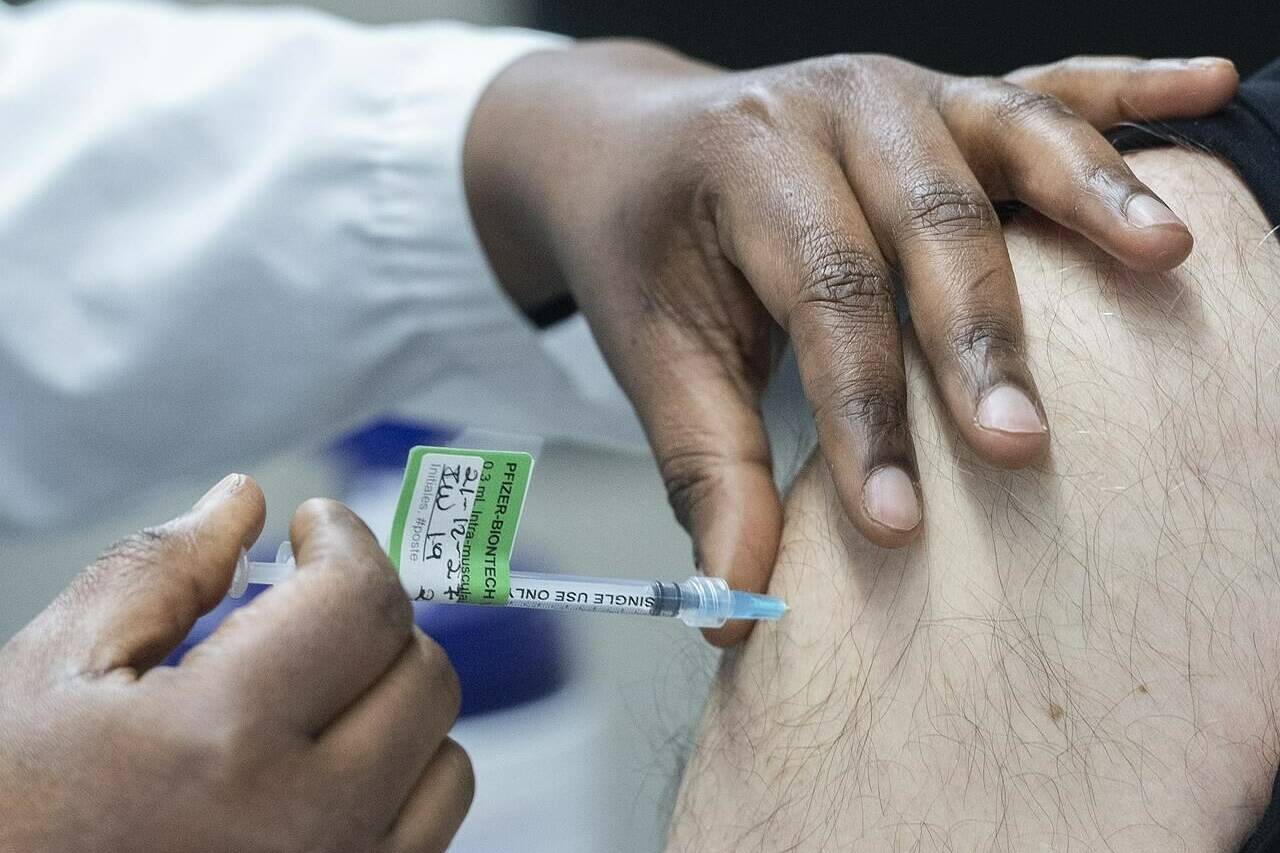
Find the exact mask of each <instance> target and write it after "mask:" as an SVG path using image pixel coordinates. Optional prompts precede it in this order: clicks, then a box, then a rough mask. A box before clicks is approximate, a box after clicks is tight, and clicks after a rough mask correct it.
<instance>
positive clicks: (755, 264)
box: [721, 153, 921, 547]
mask: <svg viewBox="0 0 1280 853" xmlns="http://www.w3.org/2000/svg"><path fill="white" fill-rule="evenodd" d="M785 162H786V163H787V167H788V171H787V174H786V175H785V176H782V175H779V176H778V178H777V179H776V180H774V181H770V182H766V183H763V184H760V183H757V184H756V185H755V186H746V185H744V186H740V187H739V188H738V192H737V194H736V195H734V196H732V197H731V198H730V200H729V201H727V202H726V203H725V206H726V210H725V213H724V215H723V217H722V223H721V231H722V237H721V240H722V243H724V244H725V245H726V251H727V252H728V253H729V255H730V257H731V259H732V260H733V261H734V263H735V264H737V265H738V267H739V269H741V270H742V272H743V273H744V274H745V275H746V277H747V278H748V279H749V280H750V281H751V282H752V284H753V286H754V287H755V289H756V291H757V292H758V293H760V294H761V295H762V298H763V299H764V301H765V304H766V306H767V307H768V308H769V310H770V311H771V312H772V313H773V315H774V317H775V318H777V320H778V322H779V323H781V324H782V325H783V327H784V328H786V330H787V332H788V333H789V334H790V336H791V340H792V343H793V345H794V346H795V351H796V361H797V364H798V366H799V368H800V376H801V380H802V383H803V385H804V390H805V394H806V396H807V397H808V398H809V402H810V404H811V405H812V407H813V412H814V419H815V423H816V426H817V430H818V441H819V444H820V445H821V448H822V453H823V456H824V457H825V458H826V460H827V463H828V464H829V465H830V466H831V470H832V473H833V475H834V478H835V482H836V485H837V488H838V490H839V492H840V497H841V501H842V503H843V505H844V509H845V511H846V512H847V513H848V515H849V518H850V520H851V521H853V523H854V524H855V525H856V526H857V527H858V529H859V530H861V531H862V532H863V534H865V535H866V536H867V537H868V538H869V539H871V541H873V542H875V543H877V544H879V545H883V546H886V547H897V546H900V545H904V544H906V543H907V542H908V541H909V540H910V539H911V538H912V537H913V536H914V535H915V532H916V530H917V528H918V527H919V524H920V519H921V500H920V494H919V486H918V476H917V473H916V464H915V452H914V448H913V446H912V442H911V435H910V431H909V427H908V423H907V396H906V384H905V382H906V376H905V373H904V370H903V362H902V342H901V338H900V333H899V328H898V319H897V312H896V310H895V307H894V302H893V292H892V283H891V279H890V274H889V269H888V266H887V265H886V264H885V261H884V258H883V257H882V255H881V254H880V252H879V249H878V248H877V246H876V243H875V239H874V237H873V236H872V234H871V231H870V229H869V227H868V225H867V222H866V220H865V219H864V218H863V216H862V213H861V212H860V211H859V210H858V208H857V206H856V204H855V203H854V199H853V196H852V194H851V192H850V191H849V188H848V183H847V180H846V178H845V176H844V174H843V172H841V170H840V168H839V166H838V165H837V164H836V163H835V162H834V161H833V160H831V159H829V158H827V157H825V156H823V155H820V154H817V153H814V154H811V155H808V156H801V157H793V158H788V159H787V160H786V161H785Z"/></svg>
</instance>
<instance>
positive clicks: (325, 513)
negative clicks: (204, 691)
mask: <svg viewBox="0 0 1280 853" xmlns="http://www.w3.org/2000/svg"><path fill="white" fill-rule="evenodd" d="M290 538H291V540H292V542H293V546H294V558H295V560H296V561H297V566H298V570H297V573H296V575H295V576H294V577H292V578H290V579H289V580H288V581H286V582H285V583H283V584H280V585H279V586H276V587H275V588H273V589H271V590H269V591H267V592H266V593H264V594H262V595H260V596H258V597H257V598H255V599H254V600H253V601H252V602H250V603H249V604H248V605H247V606H245V607H242V608H240V609H239V610H237V611H235V612H234V613H233V614H232V615H231V616H230V617H229V618H228V619H227V620H226V621H225V622H224V623H223V624H222V625H221V626H220V627H219V628H218V630H217V631H215V632H214V633H213V635H212V636H210V637H209V639H208V640H206V641H205V642H204V643H201V644H200V645H199V646H197V647H196V648H195V649H193V650H192V651H191V653H190V654H188V655H187V657H186V659H184V661H183V663H182V667H181V668H183V669H186V668H190V669H191V670H192V671H195V672H199V673H201V676H202V677H207V675H208V674H209V672H210V671H214V670H217V671H218V672H219V674H220V675H221V676H222V677H224V678H225V679H226V680H227V681H229V682H230V683H231V684H232V685H233V689H235V690H236V691H238V693H239V695H241V696H244V697H247V700H248V701H251V702H254V703H259V704H260V705H261V711H262V712H263V713H264V714H266V715H267V716H273V717H277V718H278V719H279V720H280V721H281V722H282V723H283V724H285V725H286V726H288V727H290V728H291V729H293V730H295V731H299V732H302V733H305V734H309V735H314V734H316V733H317V732H319V731H321V730H322V729H324V728H325V727H326V726H327V725H328V723H329V722H330V721H332V720H333V719H334V718H335V717H337V716H338V715H339V714H340V713H341V712H342V711H343V710H344V709H345V708H346V707H347V706H348V705H350V704H351V703H352V702H354V701H355V700H356V698H357V697H359V696H360V695H361V694H363V693H364V692H365V691H366V690H367V689H368V688H369V687H370V685H372V684H373V683H374V682H376V681H377V680H378V679H379V678H380V677H381V676H382V674H383V673H384V672H386V671H387V669H388V668H390V666H391V665H392V663H393V662H394V661H395V659H396V658H397V657H398V656H399V654H400V653H401V651H402V650H403V649H404V647H405V646H406V645H407V644H408V643H409V642H411V641H412V638H413V633H412V629H413V608H412V607H411V606H410V604H409V598H408V596H407V595H405V593H404V590H403V589H402V588H401V586H400V582H399V579H398V578H397V576H396V572H395V569H394V568H392V566H391V563H390V561H389V560H388V559H387V556H386V554H385V553H383V551H382V548H381V547H380V546H379V545H378V542H377V540H376V539H375V538H374V536H373V534H372V533H370V532H369V528H367V527H366V526H365V525H364V522H362V521H361V520H360V519H359V518H358V517H356V515H355V514H354V513H352V512H351V510H349V509H347V508H346V507H345V506H343V505H342V504H340V503H337V502H335V501H328V500H311V501H308V502H306V503H304V504H303V505H302V506H301V507H299V508H298V510H297V512H296V513H294V516H293V522H292V524H291V525H290Z"/></svg>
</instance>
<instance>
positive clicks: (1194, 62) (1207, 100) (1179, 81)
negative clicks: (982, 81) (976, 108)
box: [1004, 56, 1240, 128]
mask: <svg viewBox="0 0 1280 853" xmlns="http://www.w3.org/2000/svg"><path fill="white" fill-rule="evenodd" d="M1004 79H1006V80H1008V81H1009V82H1010V83H1013V84H1016V85H1018V86H1021V87H1022V88H1024V89H1030V90H1032V91H1035V92H1040V93H1042V94H1045V95H1052V96H1053V97H1055V98H1058V99H1059V100H1061V101H1062V102H1063V103H1065V104H1066V105H1067V107H1068V108H1069V109H1071V110H1072V111H1073V112H1075V113H1076V114H1077V115H1079V116H1080V117H1081V118H1083V119H1084V120H1085V121H1087V122H1089V123H1090V124H1092V125H1093V126H1094V127H1098V128H1107V127H1111V126H1113V125H1116V124H1119V123H1121V122H1125V121H1151V120H1155V119H1171V118H1184V117H1186V118H1190V117H1194V116H1202V115H1208V114H1209V113H1212V112H1215V111H1217V110H1219V109H1221V108H1222V107H1223V106H1224V105H1225V104H1226V103H1227V101H1229V100H1231V97H1232V95H1234V94H1235V92H1236V87H1237V86H1238V85H1239V84H1240V75H1239V74H1238V73H1237V72H1236V67H1235V65H1234V64H1233V63H1232V62H1231V60H1229V59H1222V58H1220V57H1216V56H1202V57H1198V58H1195V59H1137V58H1135V57H1132V56H1077V57H1073V58H1071V59H1064V60H1062V61H1060V62H1054V63H1052V64H1050V65H1036V66H1033V67H1029V68H1020V69H1018V70H1017V71H1014V72H1013V73H1011V74H1008V75H1006V76H1005V78H1004Z"/></svg>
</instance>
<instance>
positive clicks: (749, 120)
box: [703, 80, 783, 130]
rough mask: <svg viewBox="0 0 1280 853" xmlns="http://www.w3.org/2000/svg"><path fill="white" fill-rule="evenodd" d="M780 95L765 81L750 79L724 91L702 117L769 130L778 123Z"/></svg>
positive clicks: (712, 120)
mask: <svg viewBox="0 0 1280 853" xmlns="http://www.w3.org/2000/svg"><path fill="white" fill-rule="evenodd" d="M782 113H783V107H782V104H781V103H780V96H779V95H778V93H777V92H776V91H775V89H774V88H773V87H772V86H770V85H769V84H768V83H767V82H764V81H761V80H750V81H748V82H743V83H741V84H740V85H738V86H735V87H733V88H731V89H730V90H729V91H727V92H725V93H724V94H723V95H722V96H721V97H720V98H718V99H717V100H715V101H713V102H712V103H711V104H710V105H709V106H708V107H707V109H706V111H705V112H704V114H703V115H704V119H705V120H707V121H710V122H711V123H713V124H716V125H728V126H733V127H742V126H745V127H754V128H759V129H768V130H772V129H774V128H776V127H778V125H779V124H780V122H781V118H782Z"/></svg>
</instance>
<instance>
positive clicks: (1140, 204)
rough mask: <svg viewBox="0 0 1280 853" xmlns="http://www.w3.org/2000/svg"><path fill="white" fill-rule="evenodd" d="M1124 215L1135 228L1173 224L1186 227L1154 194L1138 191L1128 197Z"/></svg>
mask: <svg viewBox="0 0 1280 853" xmlns="http://www.w3.org/2000/svg"><path fill="white" fill-rule="evenodd" d="M1124 216H1125V218H1126V219H1128V220H1129V224H1130V225H1132V226H1133V227H1135V228H1157V227H1167V226H1170V225H1175V226H1177V227H1178V228H1186V227H1187V226H1186V225H1185V224H1183V222H1182V220H1181V219H1179V218H1178V217H1177V216H1176V215H1175V214H1174V212H1173V211H1172V210H1170V209H1169V208H1167V207H1165V206H1164V202H1162V201H1160V200H1159V199H1158V198H1156V197H1155V196H1150V195H1146V194H1145V193H1138V194H1136V195H1134V196H1132V197H1131V198H1130V199H1129V203H1128V204H1126V205H1125V207H1124Z"/></svg>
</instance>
